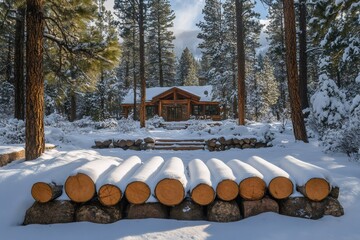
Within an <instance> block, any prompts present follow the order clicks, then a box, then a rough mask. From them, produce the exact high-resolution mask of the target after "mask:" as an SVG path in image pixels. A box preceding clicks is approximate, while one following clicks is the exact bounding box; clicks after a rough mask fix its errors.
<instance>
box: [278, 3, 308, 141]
mask: <svg viewBox="0 0 360 240" xmlns="http://www.w3.org/2000/svg"><path fill="white" fill-rule="evenodd" d="M284 19H285V47H286V68H287V78H288V88H289V97H290V107H291V120H292V123H293V129H294V135H295V139H296V140H302V141H304V142H308V139H307V135H306V129H305V124H304V118H303V114H302V109H301V102H300V95H299V88H298V86H299V81H298V72H297V63H296V27H295V8H294V0H284Z"/></svg>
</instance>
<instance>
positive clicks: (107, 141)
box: [95, 140, 112, 148]
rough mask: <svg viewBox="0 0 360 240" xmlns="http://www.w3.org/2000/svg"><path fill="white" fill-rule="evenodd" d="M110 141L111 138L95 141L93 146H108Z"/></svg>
mask: <svg viewBox="0 0 360 240" xmlns="http://www.w3.org/2000/svg"><path fill="white" fill-rule="evenodd" d="M111 143H112V140H106V141H95V146H96V147H97V148H109V147H110V144H111Z"/></svg>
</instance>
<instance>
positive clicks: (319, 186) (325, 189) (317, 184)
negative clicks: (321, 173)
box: [305, 178, 330, 201]
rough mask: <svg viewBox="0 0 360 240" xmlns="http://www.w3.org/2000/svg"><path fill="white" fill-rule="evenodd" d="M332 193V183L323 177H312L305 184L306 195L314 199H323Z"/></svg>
mask: <svg viewBox="0 0 360 240" xmlns="http://www.w3.org/2000/svg"><path fill="white" fill-rule="evenodd" d="M329 193H330V184H329V183H328V182H327V181H326V180H325V179H322V178H312V179H310V180H309V181H307V182H306V184H305V194H306V197H308V198H309V199H311V200H313V201H322V200H324V199H325V198H326V197H327V196H328V195H329Z"/></svg>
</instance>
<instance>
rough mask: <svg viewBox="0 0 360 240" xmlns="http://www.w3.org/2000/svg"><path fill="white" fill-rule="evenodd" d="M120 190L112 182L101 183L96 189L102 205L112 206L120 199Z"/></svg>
mask: <svg viewBox="0 0 360 240" xmlns="http://www.w3.org/2000/svg"><path fill="white" fill-rule="evenodd" d="M122 196H123V194H122V192H121V190H120V189H119V188H118V187H117V186H115V185H113V184H105V185H102V186H101V187H100V189H99V191H98V199H99V201H100V203H101V204H102V205H105V206H114V205H116V204H118V203H119V202H120V200H121V199H122Z"/></svg>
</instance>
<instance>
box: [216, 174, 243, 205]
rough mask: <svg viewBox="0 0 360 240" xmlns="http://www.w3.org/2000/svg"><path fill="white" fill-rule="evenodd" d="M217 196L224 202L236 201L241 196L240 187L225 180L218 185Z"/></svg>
mask: <svg viewBox="0 0 360 240" xmlns="http://www.w3.org/2000/svg"><path fill="white" fill-rule="evenodd" d="M216 194H217V196H218V197H219V198H220V199H221V200H223V201H231V200H234V199H235V198H236V197H237V195H238V194H239V186H238V184H237V183H236V182H235V181H233V180H228V179H226V180H223V181H221V182H220V183H219V184H218V185H217V187H216Z"/></svg>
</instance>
